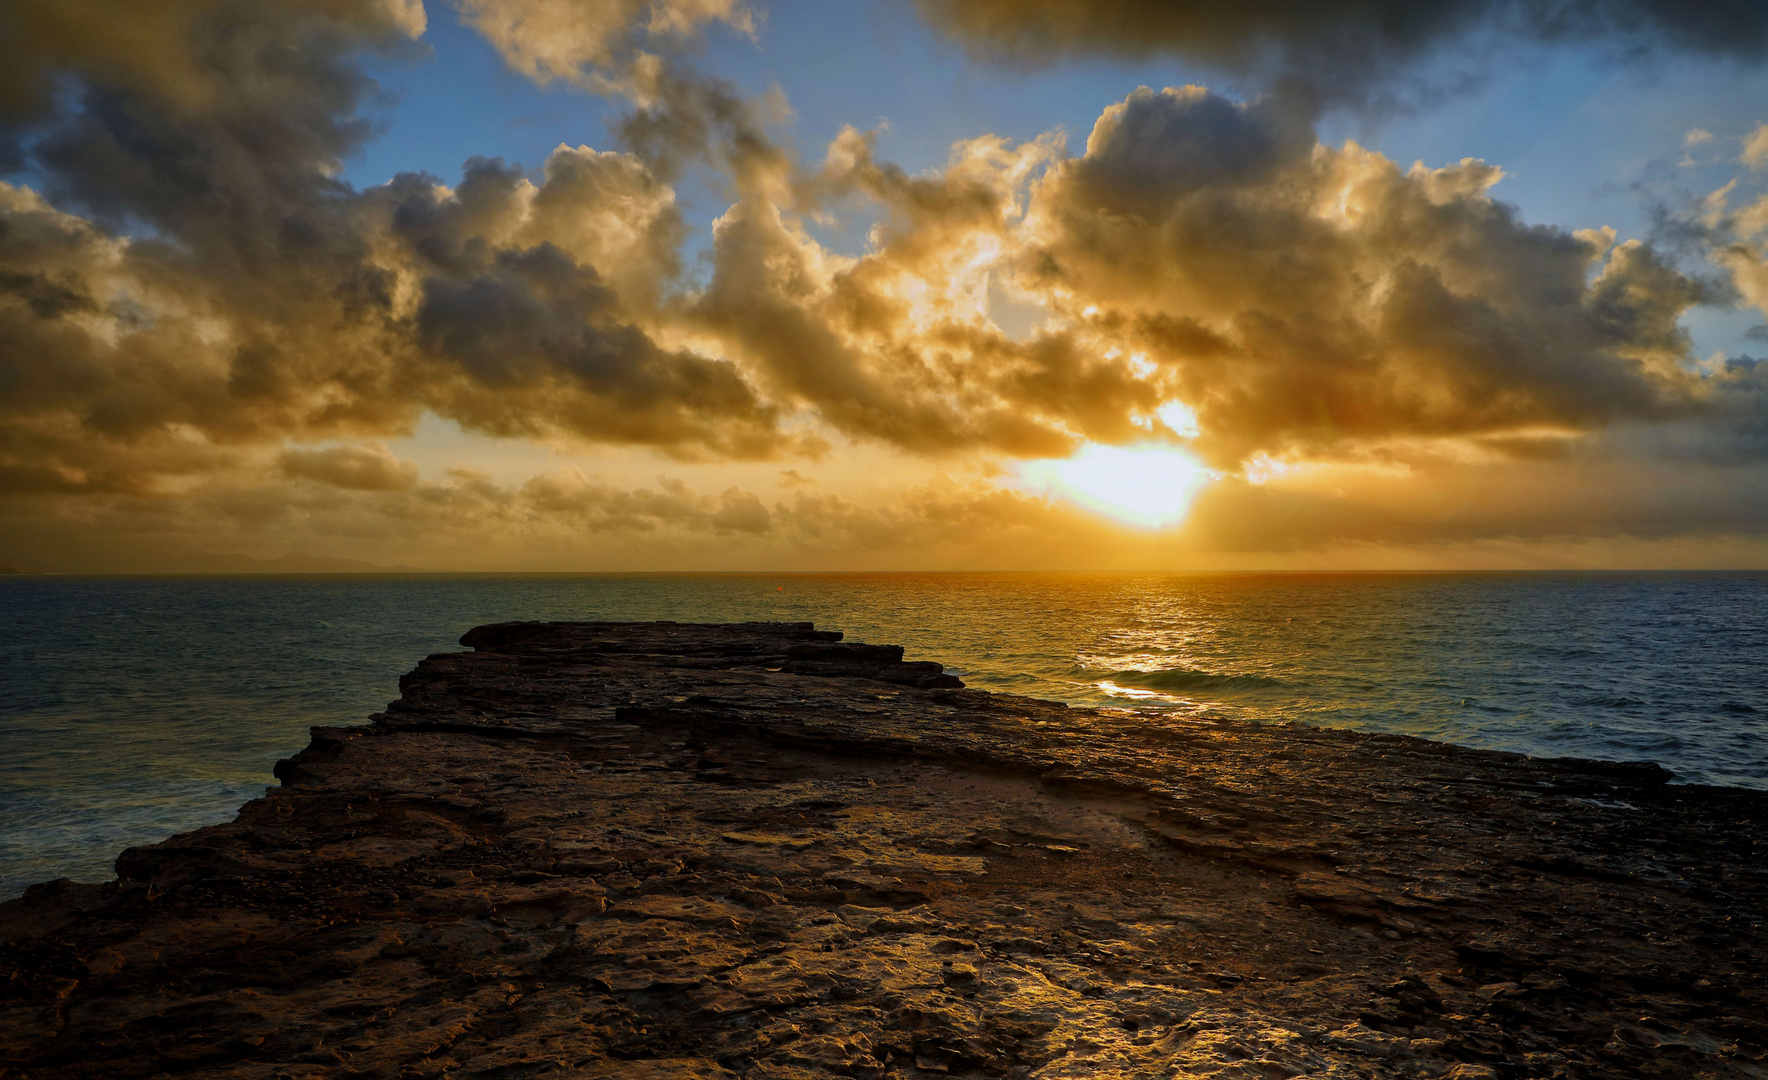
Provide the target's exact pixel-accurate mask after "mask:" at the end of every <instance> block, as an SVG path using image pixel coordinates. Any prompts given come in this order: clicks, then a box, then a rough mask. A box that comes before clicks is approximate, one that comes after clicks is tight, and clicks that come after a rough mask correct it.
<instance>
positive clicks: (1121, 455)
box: [1019, 443, 1214, 529]
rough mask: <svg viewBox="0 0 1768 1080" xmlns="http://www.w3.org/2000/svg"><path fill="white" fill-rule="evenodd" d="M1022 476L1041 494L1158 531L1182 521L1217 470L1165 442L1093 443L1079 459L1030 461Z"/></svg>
mask: <svg viewBox="0 0 1768 1080" xmlns="http://www.w3.org/2000/svg"><path fill="white" fill-rule="evenodd" d="M1019 478H1020V480H1021V482H1022V483H1023V484H1024V485H1025V486H1026V487H1027V488H1029V489H1031V490H1033V491H1037V492H1039V493H1041V494H1045V495H1053V496H1055V497H1057V498H1060V499H1065V500H1067V501H1068V502H1071V503H1074V504H1076V505H1077V506H1082V507H1085V508H1086V509H1088V510H1091V511H1094V512H1095V513H1099V514H1103V515H1105V516H1106V517H1110V518H1115V519H1116V520H1118V521H1121V522H1123V523H1125V524H1126V525H1135V526H1139V527H1141V528H1145V529H1158V528H1161V527H1162V526H1165V525H1174V524H1177V523H1178V522H1180V521H1182V520H1183V519H1184V517H1185V513H1186V512H1187V511H1188V510H1190V509H1191V500H1192V498H1194V497H1195V496H1196V494H1197V492H1198V491H1199V490H1200V489H1201V488H1202V487H1203V485H1205V484H1207V483H1209V481H1210V480H1212V479H1214V474H1213V473H1211V472H1210V471H1209V470H1208V469H1206V468H1205V467H1204V466H1203V464H1202V462H1199V461H1198V460H1197V459H1196V458H1194V457H1192V456H1191V455H1190V454H1188V453H1186V452H1185V451H1183V450H1180V449H1178V448H1177V447H1174V446H1169V445H1166V444H1162V443H1144V444H1142V445H1139V446H1100V445H1098V444H1089V445H1087V446H1086V447H1084V448H1083V449H1081V450H1080V451H1079V452H1078V453H1076V454H1075V455H1074V456H1073V457H1067V458H1051V459H1046V460H1042V461H1028V462H1026V463H1025V464H1024V465H1021V466H1020V467H1019Z"/></svg>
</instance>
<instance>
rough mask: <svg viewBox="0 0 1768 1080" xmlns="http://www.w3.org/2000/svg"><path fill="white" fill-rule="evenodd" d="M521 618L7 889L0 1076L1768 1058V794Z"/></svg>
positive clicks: (802, 630)
mask: <svg viewBox="0 0 1768 1080" xmlns="http://www.w3.org/2000/svg"><path fill="white" fill-rule="evenodd" d="M838 639H839V635H837V634H833V633H828V632H821V631H816V630H814V629H813V628H811V627H810V626H809V625H808V624H749V625H737V626H692V625H678V624H669V623H660V624H589V623H568V624H504V625H498V626H489V627H480V628H478V629H476V630H473V631H471V632H470V633H468V634H467V635H466V636H465V637H464V638H463V639H462V642H463V644H465V645H468V646H470V647H472V648H473V649H474V650H475V651H473V652H467V653H456V654H444V655H438V656H433V657H430V658H429V659H427V660H425V661H424V662H423V663H422V664H420V665H419V666H418V667H417V669H416V670H415V671H413V672H411V673H410V674H409V675H407V676H406V677H405V678H404V679H403V680H402V681H401V690H402V695H403V696H402V697H401V699H400V700H399V701H397V702H394V703H393V704H392V705H391V706H389V708H388V710H387V712H386V713H384V714H381V715H379V716H376V717H374V718H372V722H371V723H370V724H368V725H366V726H362V727H353V728H316V729H315V730H314V733H313V741H312V743H311V744H310V745H309V746H308V747H307V749H306V750H304V751H303V752H301V753H300V754H298V755H296V756H295V757H293V758H290V759H289V760H287V761H284V762H281V763H279V765H278V767H277V776H278V777H279V778H280V779H281V781H282V784H283V786H282V787H280V788H277V789H273V790H272V791H270V792H269V793H268V794H267V795H266V797H265V798H262V799H259V800H256V801H254V802H252V803H249V804H247V805H246V806H245V807H244V808H243V809H242V810H241V811H240V814H239V816H238V818H237V819H236V820H235V821H233V822H232V823H230V824H226V825H218V826H215V827H212V828H207V829H202V830H199V831H197V832H194V833H189V834H185V835H183V836H178V837H174V838H173V839H171V840H168V841H166V842H165V843H162V844H157V845H154V846H151V847H145V848H135V849H131V850H129V851H127V852H125V853H123V855H122V856H121V857H120V858H119V859H118V861H117V871H118V875H119V880H118V881H116V882H113V883H110V884H107V885H76V884H72V883H67V882H52V883H49V884H46V885H40V886H36V887H34V888H33V889H32V890H30V891H29V892H28V893H27V894H26V895H25V896H24V897H23V898H21V899H19V900H15V901H13V902H11V903H9V904H6V905H4V906H3V907H0V1077H5V1078H7V1080H12V1078H24V1077H63V1076H66V1077H88V1076H90V1077H135V1076H142V1077H146V1076H156V1075H180V1076H215V1077H222V1076H226V1077H252V1078H260V1077H261V1078H265V1080H269V1078H274V1077H309V1076H311V1077H318V1076H328V1077H329V1076H360V1077H389V1078H392V1077H526V1076H574V1077H622V1078H625V1077H631V1078H641V1080H642V1078H653V1077H654V1078H665V1077H669V1078H674V1077H704V1078H713V1077H721V1078H726V1077H746V1078H751V1080H771V1078H779V1080H786V1078H797V1077H813V1076H855V1077H885V1076H901V1077H910V1076H919V1077H928V1076H1000V1077H1026V1076H1031V1077H1043V1078H1052V1080H1053V1078H1057V1077H1079V1076H1095V1077H1096V1076H1111V1077H1119V1076H1124V1077H1130V1076H1148V1077H1156V1076H1159V1077H1167V1076H1209V1077H1248V1078H1253V1077H1257V1078H1279V1077H1299V1076H1308V1077H1322V1078H1323V1077H1389V1076H1394V1077H1444V1078H1456V1080H1478V1078H1492V1077H1499V1078H1511V1077H1524V1076H1531V1077H1534V1076H1538V1077H1597V1076H1605V1077H1606V1076H1613V1077H1706V1076H1711V1077H1768V985H1765V984H1764V971H1765V969H1768V965H1765V964H1764V963H1763V957H1764V956H1765V955H1768V951H1765V941H1764V933H1763V921H1764V913H1765V911H1768V903H1765V901H1768V864H1765V862H1764V855H1765V854H1768V850H1765V845H1764V842H1763V841H1764V836H1765V835H1768V799H1765V798H1764V797H1762V796H1760V795H1756V794H1751V793H1747V792H1737V791H1727V790H1719V789H1710V788H1694V787H1672V786H1667V785H1666V784H1665V783H1664V781H1665V779H1667V777H1666V776H1665V775H1664V774H1663V773H1662V772H1661V771H1660V770H1656V769H1652V768H1644V767H1635V766H1620V765H1602V764H1595V763H1580V762H1553V761H1539V760H1530V759H1525V758H1520V757H1514V756H1509V755H1503V754H1495V753H1487V752H1480V751H1473V750H1466V749H1460V748H1455V747H1449V746H1441V745H1436V744H1432V743H1427V742H1422V741H1419V740H1414V739H1406V738H1398V737H1390V736H1373V735H1361V734H1355V733H1348V732H1333V731H1312V730H1307V729H1298V728H1295V729H1292V728H1281V727H1259V726H1251V725H1240V724H1229V723H1212V722H1207V721H1196V720H1182V719H1176V720H1171V721H1167V722H1165V723H1164V724H1163V725H1162V726H1151V725H1150V724H1149V722H1148V721H1147V720H1146V719H1143V718H1136V717H1132V716H1130V715H1129V714H1127V713H1115V712H1112V711H1109V710H1105V711H1093V710H1085V709H1068V708H1065V707H1063V706H1061V705H1058V704H1052V703H1048V702H1042V701H1035V700H1030V699H1026V698H1017V697H1011V696H1006V695H996V694H985V693H980V692H977V691H971V690H966V689H963V688H962V687H961V686H959V685H958V684H957V680H955V679H953V678H952V677H950V676H948V675H945V674H944V673H943V671H942V670H941V669H940V667H939V665H938V664H934V663H927V662H922V663H912V662H904V661H903V659H902V653H901V650H900V649H896V648H894V647H887V646H871V645H850V644H847V643H844V642H841V641H839V640H838Z"/></svg>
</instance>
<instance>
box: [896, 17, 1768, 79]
mask: <svg viewBox="0 0 1768 1080" xmlns="http://www.w3.org/2000/svg"><path fill="white" fill-rule="evenodd" d="M917 3H918V6H919V8H920V10H921V13H922V15H923V16H924V17H925V18H926V19H927V20H928V21H929V22H930V23H931V24H932V25H934V26H936V27H938V28H940V29H941V30H943V31H945V32H946V33H948V34H950V35H952V36H953V37H955V38H957V39H958V40H959V41H961V42H963V43H964V44H965V45H966V46H967V47H969V48H970V49H971V50H972V51H974V52H976V53H978V54H980V55H983V56H986V57H990V58H995V59H1007V60H1011V61H1016V62H1020V63H1046V62H1049V61H1052V60H1056V59H1059V58H1061V57H1065V56H1073V55H1108V56H1127V57H1135V58H1145V57H1149V56H1154V55H1157V54H1161V53H1166V54H1172V55H1176V56H1179V57H1182V58H1184V59H1187V60H1191V61H1195V62H1198V63H1202V64H1204V65H1207V66H1210V67H1213V68H1216V69H1218V70H1229V71H1237V72H1246V73H1249V74H1252V75H1255V76H1258V77H1261V78H1264V79H1268V80H1273V81H1274V82H1276V83H1280V84H1286V85H1288V86H1289V87H1291V88H1292V89H1293V88H1300V87H1305V88H1306V89H1307V90H1308V92H1309V93H1311V94H1313V95H1324V96H1326V97H1328V98H1334V99H1341V100H1342V99H1353V100H1354V99H1357V98H1360V97H1362V96H1364V95H1366V94H1368V93H1369V92H1370V91H1371V90H1372V89H1376V88H1378V87H1379V86H1380V85H1381V84H1383V83H1391V82H1393V81H1394V80H1395V79H1396V78H1397V77H1399V76H1401V75H1403V74H1406V73H1408V72H1410V71H1411V69H1413V68H1414V67H1415V66H1416V62H1417V61H1419V60H1421V59H1423V58H1425V57H1427V56H1429V55H1431V54H1433V53H1436V52H1439V51H1442V50H1444V49H1447V48H1450V47H1452V46H1456V45H1461V44H1466V43H1467V42H1468V41H1469V39H1476V38H1479V37H1482V36H1483V37H1486V38H1491V37H1493V36H1496V37H1498V38H1501V39H1510V40H1517V39H1521V40H1529V41H1538V42H1545V43H1552V44H1596V45H1599V46H1602V47H1605V48H1607V49H1609V50H1611V51H1613V52H1615V53H1617V54H1619V55H1623V56H1639V55H1646V54H1651V53H1661V52H1672V51H1686V52H1692V53H1697V54H1702V55H1707V56H1714V57H1723V58H1728V59H1734V60H1741V61H1746V62H1756V61H1760V60H1761V59H1763V58H1764V56H1768V12H1765V11H1764V10H1763V9H1762V8H1761V7H1760V6H1759V5H1749V4H1736V3H1731V2H1729V0H1695V2H1690V3H1678V4H1669V3H1663V2H1660V0H1612V2H1607V3H1601V4H1593V3H1584V2H1581V0H1444V2H1439V3H1428V4H1420V3H1414V2H1412V0H1336V2H1325V3H1294V2H1289V0H1259V2H1253V3H1242V4H1228V5H1224V4H1218V3H1210V2H1208V0H917Z"/></svg>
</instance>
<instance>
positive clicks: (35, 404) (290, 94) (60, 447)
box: [0, 0, 821, 491]
mask: <svg viewBox="0 0 1768 1080" xmlns="http://www.w3.org/2000/svg"><path fill="white" fill-rule="evenodd" d="M34 10H35V9H29V11H34ZM70 10H72V9H70ZM153 10H155V11H159V10H160V9H158V8H155V9H153ZM29 11H27V10H26V9H18V11H15V12H14V14H15V15H19V17H24V15H21V14H19V12H24V13H25V14H29ZM170 11H171V9H169V8H168V9H166V12H162V14H163V15H165V19H166V20H169V21H167V22H166V24H165V25H167V26H173V25H174V24H175V25H176V26H177V27H179V28H181V29H180V32H181V34H182V37H181V38H180V40H181V41H182V42H183V45H184V48H183V50H182V51H181V52H180V53H179V54H178V56H177V57H176V58H174V59H176V60H177V63H178V64H180V65H182V67H181V68H180V70H181V71H186V72H187V73H192V72H194V73H195V75H196V76H200V79H199V80H198V81H201V82H203V83H204V84H205V85H212V86H213V87H215V88H218V89H217V92H215V93H209V94H199V95H196V96H194V97H188V98H187V96H181V94H180V93H174V92H173V91H174V90H176V86H175V85H173V84H175V83H178V80H177V79H175V78H173V76H171V75H166V74H164V73H159V74H153V73H148V74H142V73H135V74H130V73H128V72H121V73H119V71H118V70H117V69H115V68H114V66H113V65H111V64H110V63H109V62H108V61H107V60H106V59H105V58H104V56H103V55H100V53H94V52H93V51H92V50H90V49H88V50H86V51H83V52H82V51H78V50H71V49H70V50H62V51H60V52H53V53H51V54H48V55H45V56H43V57H40V58H39V59H40V60H41V61H42V63H43V64H44V65H49V66H50V67H52V68H53V70H55V71H58V72H60V74H61V75H62V76H63V77H65V78H66V79H67V80H68V82H67V84H66V85H67V92H66V93H64V94H61V95H59V96H57V97H55V98H54V99H53V100H52V101H48V102H42V103H38V105H37V106H36V107H37V108H38V111H37V112H36V113H34V114H33V115H31V116H30V117H29V118H28V119H27V120H26V121H23V122H21V123H22V124H23V126H15V127H14V128H13V130H14V131H15V132H19V131H28V132H29V134H30V140H29V143H30V146H31V155H32V164H33V166H34V169H35V171H36V172H35V175H37V176H38V177H41V178H42V180H41V183H40V187H41V191H40V192H39V191H34V190H32V189H30V188H25V187H19V186H14V185H6V184H3V183H0V469H4V470H5V473H6V475H7V476H9V477H11V478H12V480H11V482H13V483H22V484H26V485H27V486H29V485H36V486H42V485H49V486H52V487H72V488H77V489H90V490H95V491H96V490H116V489H120V488H129V489H135V490H150V489H152V490H161V489H168V488H169V487H178V486H180V485H186V486H187V485H188V484H190V483H192V482H194V478H195V477H196V476H198V475H200V474H201V473H202V472H203V471H205V470H210V469H226V468H230V467H232V463H233V462H235V461H236V460H238V459H239V457H240V454H241V453H244V452H245V451H246V450H248V449H249V448H250V447H253V446H264V445H268V444H280V443H281V442H283V441H284V440H285V439H294V440H297V441H301V442H311V441H320V440H326V439H343V440H347V441H348V440H354V439H359V438H363V437H387V436H392V435H399V434H403V433H405V432H408V431H409V430H410V429H411V427H412V425H413V424H414V423H415V421H416V420H417V418H418V417H419V416H420V415H422V414H423V413H424V412H426V411H429V412H435V413H437V414H439V415H442V416H445V417H449V418H452V419H455V420H457V421H459V422H460V423H462V424H463V425H465V426H467V427H468V428H471V429H474V430H479V431H485V432H490V433H494V434H499V435H507V436H519V437H531V438H554V439H565V440H575V441H588V442H599V443H633V444H641V445H647V446H653V447H656V448H658V449H660V450H661V451H663V452H665V453H668V454H672V455H677V456H689V457H692V456H705V455H716V456H735V457H771V456H777V455H780V454H790V453H801V452H810V453H815V452H817V451H818V448H819V447H820V446H821V443H820V441H819V440H818V438H817V437H816V436H814V435H813V434H808V433H793V432H788V431H785V430H783V429H782V422H783V421H782V417H781V415H780V413H779V411H778V410H777V408H775V407H774V406H773V405H771V404H770V403H768V402H766V401H764V400H762V399H761V397H760V395H759V393H758V392H757V390H756V389H755V388H754V387H753V386H752V385H751V384H750V382H749V380H748V378H747V376H746V375H745V374H744V373H743V372H742V371H741V370H740V369H738V368H737V367H736V366H734V365H733V364H731V363H729V362H728V361H726V360H723V359H721V358H718V357H708V356H705V355H702V354H699V353H696V352H694V351H692V350H691V349H689V348H686V347H682V346H676V345H663V344H660V343H659V341H658V339H657V335H658V334H660V333H668V332H669V328H668V326H667V325H666V324H664V323H662V322H660V321H659V320H661V319H662V318H663V313H662V310H661V309H662V307H663V305H664V304H665V302H666V299H667V297H666V293H668V292H669V291H670V290H671V288H672V287H673V282H674V280H675V278H676V275H677V274H678V272H679V265H678V261H679V248H680V244H681V242H682V239H683V236H684V234H685V227H684V226H683V224H682V222H681V219H680V215H679V213H678V212H677V210H676V207H675V197H674V193H673V191H672V190H671V189H670V188H669V186H668V185H667V184H665V183H664V182H662V181H661V180H659V179H657V178H656V176H655V175H654V174H653V173H652V172H651V171H650V170H649V169H648V168H647V167H646V165H645V164H644V163H643V162H642V161H640V160H639V159H638V158H636V157H634V156H632V155H630V154H618V153H610V152H598V151H594V150H590V149H589V148H586V147H575V148H573V147H560V148H559V149H558V150H557V151H555V153H554V154H552V155H551V157H549V159H548V160H547V162H546V164H545V166H544V168H543V170H542V172H541V175H539V176H536V177H534V178H532V179H530V178H529V177H527V176H525V175H523V174H522V172H521V171H520V170H518V169H514V168H510V167H507V166H504V165H503V164H502V163H500V162H494V161H486V160H480V159H475V160H473V161H469V162H468V164H467V167H466V171H465V174H464V176H463V178H462V179H461V181H460V183H459V184H458V185H457V186H456V187H454V188H449V187H447V186H445V185H443V184H442V183H441V182H440V181H439V180H437V179H436V178H433V177H427V176H418V175H411V174H407V175H402V176H399V177H397V178H395V179H394V180H393V181H392V182H390V183H389V184H387V185H384V186H382V187H378V188H372V189H369V190H366V191H356V190H354V189H352V188H350V187H349V186H348V185H345V184H343V183H341V182H340V181H339V180H337V179H336V176H337V173H338V170H339V167H340V166H339V163H340V162H341V160H342V159H343V158H344V157H345V156H347V155H348V154H350V153H352V152H354V150H356V149H357V148H358V147H359V146H360V145H361V144H362V141H363V140H364V139H365V138H366V137H367V136H368V135H369V133H370V129H369V126H368V124H367V123H366V122H365V121H364V120H363V119H362V118H361V117H360V116H359V114H358V107H359V105H360V103H361V102H362V101H363V100H364V99H365V97H366V96H367V95H369V94H371V93H372V92H374V87H373V85H372V83H370V82H369V80H368V79H367V78H366V77H365V76H364V75H363V73H362V71H361V68H360V63H361V57H362V53H363V50H364V49H374V48H380V47H383V45H385V43H386V42H387V41H389V40H392V39H394V38H398V39H400V40H403V35H404V34H405V33H407V32H409V31H410V30H411V29H412V28H413V26H414V25H421V23H419V22H418V19H419V17H421V14H422V9H421V8H419V7H413V8H409V9H408V8H407V7H405V6H401V5H393V6H388V5H386V4H381V3H373V4H370V3H366V2H365V3H361V4H347V3H344V2H343V0H337V2H326V3H321V2H317V0H315V2H312V3H306V2H291V3H281V4H273V3H265V4H251V5H240V4H228V3H215V4H207V5H202V4H193V5H189V6H187V7H186V8H180V9H178V11H177V12H176V13H170V14H169V13H168V12H170ZM173 14H176V16H177V17H176V18H173ZM70 17H71V16H70ZM684 17H685V16H684ZM167 32H171V31H170V30H168V31H167ZM100 52H102V50H100ZM171 62H172V60H168V61H167V63H171ZM150 74H151V75H152V78H149V75H150ZM155 80H158V81H155ZM168 80H169V81H168ZM162 84H164V85H162ZM179 85H182V84H179ZM192 85H194V84H192ZM223 91H224V92H223Z"/></svg>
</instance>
